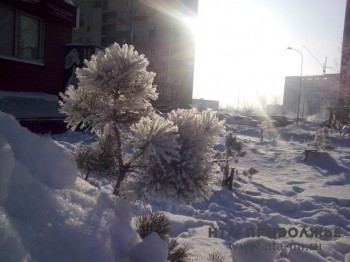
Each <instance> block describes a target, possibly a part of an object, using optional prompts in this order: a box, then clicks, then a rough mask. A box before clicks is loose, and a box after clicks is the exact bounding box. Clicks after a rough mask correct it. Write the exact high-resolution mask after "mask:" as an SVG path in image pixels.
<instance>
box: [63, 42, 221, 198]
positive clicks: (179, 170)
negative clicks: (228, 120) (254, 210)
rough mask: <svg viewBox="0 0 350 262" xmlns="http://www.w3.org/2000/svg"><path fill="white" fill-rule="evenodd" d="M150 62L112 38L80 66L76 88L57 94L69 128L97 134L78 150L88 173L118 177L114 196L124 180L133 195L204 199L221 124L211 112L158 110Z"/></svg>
mask: <svg viewBox="0 0 350 262" xmlns="http://www.w3.org/2000/svg"><path fill="white" fill-rule="evenodd" d="M147 65H148V61H147V59H146V58H145V57H144V56H143V55H139V54H138V53H137V52H136V51H135V50H134V48H133V46H128V45H123V46H122V47H120V46H119V45H118V44H114V45H112V46H110V47H108V48H106V49H105V51H104V52H99V53H98V54H97V55H93V56H92V57H91V60H90V61H85V66H86V67H84V68H82V69H78V70H77V78H78V79H79V84H78V88H74V87H73V86H69V87H68V89H67V91H66V92H65V93H64V94H60V95H61V98H62V101H60V105H61V109H60V111H61V112H62V113H65V114H66V115H67V117H66V122H67V123H68V126H69V127H71V128H72V129H73V130H74V129H76V128H87V129H89V130H91V131H92V132H94V133H95V134H96V135H97V136H98V141H97V142H96V143H93V144H91V145H88V146H82V147H80V148H79V149H78V151H77V152H76V154H75V156H76V159H77V163H78V167H79V168H80V170H81V171H82V172H84V173H85V174H86V179H87V178H88V176H89V174H90V173H97V174H102V175H106V176H109V177H112V178H113V179H115V180H116V185H115V188H114V192H113V193H114V194H116V195H120V193H121V191H120V189H121V185H122V184H126V185H125V188H126V192H129V193H133V194H134V196H135V195H136V194H138V196H140V197H141V196H146V194H149V196H150V197H157V198H162V199H164V198H166V199H174V200H176V201H178V202H185V201H189V200H200V199H202V198H203V197H207V196H208V195H210V192H211V189H212V187H211V183H210V172H211V167H210V165H209V163H210V161H209V158H210V155H211V154H212V147H213V145H214V143H216V142H217V141H218V139H219V134H220V133H221V132H223V125H222V123H221V122H219V120H218V119H217V118H216V116H215V114H214V112H212V111H211V110H204V111H203V112H201V113H199V112H198V111H197V110H195V109H191V110H177V111H173V112H171V113H170V114H169V119H164V118H162V117H160V116H159V115H157V114H155V113H154V109H153V107H152V105H151V101H152V100H156V99H157V97H158V95H157V93H156V88H155V86H153V85H152V83H153V79H154V76H155V74H154V73H152V72H148V71H147V70H146V67H147ZM127 175H128V176H129V177H127ZM127 178H128V179H127ZM126 179H127V183H125V180H126Z"/></svg>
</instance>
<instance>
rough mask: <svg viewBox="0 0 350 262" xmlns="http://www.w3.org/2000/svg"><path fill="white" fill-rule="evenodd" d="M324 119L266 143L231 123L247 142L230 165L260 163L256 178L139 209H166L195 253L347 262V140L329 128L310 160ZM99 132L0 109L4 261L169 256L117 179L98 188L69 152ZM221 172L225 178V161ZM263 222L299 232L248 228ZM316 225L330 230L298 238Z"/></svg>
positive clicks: (0, 252)
mask: <svg viewBox="0 0 350 262" xmlns="http://www.w3.org/2000/svg"><path fill="white" fill-rule="evenodd" d="M318 128H319V126H317V125H316V124H314V123H311V122H300V123H299V125H298V126H297V125H295V124H292V125H289V126H286V127H282V128H278V129H277V130H275V131H274V132H273V133H272V134H270V135H267V136H266V137H264V142H260V131H259V129H258V128H252V127H245V126H233V125H232V126H230V129H231V130H235V132H236V135H237V137H238V138H239V139H240V141H242V142H243V144H244V146H245V148H244V150H245V151H247V154H246V155H245V156H244V157H242V158H240V160H239V162H238V163H232V166H233V165H234V166H235V167H236V168H237V169H238V170H239V171H242V170H245V169H248V168H249V167H255V168H256V169H258V170H259V173H257V174H254V175H253V178H252V180H251V181H250V182H248V183H246V184H243V183H241V188H240V189H239V190H236V191H229V190H227V189H222V190H221V189H220V187H218V190H216V191H214V193H213V195H212V196H211V197H210V198H209V199H208V200H205V201H202V202H199V203H195V204H192V205H182V206H180V207H177V206H174V205H173V203H170V202H165V201H163V202H157V201H152V202H150V203H148V206H146V207H139V209H142V208H144V209H147V210H149V209H151V210H153V211H156V212H163V213H164V214H166V215H167V216H168V217H169V219H170V222H171V226H172V231H171V233H170V237H176V238H177V240H178V241H179V242H180V243H181V244H185V245H187V246H189V247H190V254H191V258H192V260H193V261H195V262H197V261H198V262H203V261H207V258H208V256H209V254H210V253H213V252H216V251H218V252H220V253H221V254H223V255H224V256H225V261H234V262H246V261H249V262H255V261H259V262H261V261H268V262H270V261H274V262H298V261H308V262H310V261H311V262H320V261H341V262H343V261H348V262H349V261H350V233H349V230H350V150H349V148H350V140H349V139H347V138H345V137H341V136H340V134H339V132H335V131H331V132H330V138H331V141H332V143H333V144H334V146H335V150H332V151H324V150H320V151H321V153H320V154H319V155H318V156H310V158H308V159H306V160H305V159H304V157H305V156H304V150H305V149H309V146H308V143H309V142H310V141H312V139H313V137H314V134H315V132H316V130H317V129H318ZM93 141H94V137H93V136H90V135H88V134H84V133H78V132H67V133H65V134H63V135H53V136H45V137H44V136H40V137H39V136H36V135H34V134H31V133H30V132H29V131H27V130H25V129H24V128H21V127H20V126H19V125H18V124H17V123H16V122H15V120H14V119H13V118H12V117H9V116H7V115H4V114H0V170H1V171H0V172H1V174H0V257H1V258H2V259H1V261H25V260H26V259H27V260H28V261H34V260H35V261H124V262H126V261H127V262H131V261H150V262H151V261H155V262H157V261H166V257H167V249H166V244H165V242H164V241H163V240H161V239H160V238H159V236H158V235H157V234H155V233H152V234H151V235H149V236H148V237H146V238H145V239H144V240H143V241H142V240H141V239H140V238H139V236H138V235H137V233H136V232H135V231H134V230H133V229H132V227H131V226H130V222H131V219H132V210H131V207H130V205H129V204H128V203H127V202H125V201H122V200H117V199H116V198H115V197H113V196H112V195H111V194H110V190H111V187H110V188H108V187H107V186H106V187H104V188H102V190H98V189H97V188H95V187H93V186H91V185H90V184H88V183H86V182H85V181H83V180H81V179H80V178H78V177H77V170H76V167H75V163H74V161H73V160H72V159H71V158H70V157H69V153H70V152H72V151H73V150H74V148H75V147H76V146H77V145H78V144H79V143H91V142H93ZM220 144H223V141H221V143H220ZM216 148H218V149H221V150H224V148H223V147H222V145H217V146H216ZM216 175H217V177H218V180H220V178H221V173H220V171H219V170H217V174H216ZM141 211H142V210H138V212H141ZM134 212H136V211H134ZM266 228H269V229H276V228H284V229H286V230H293V228H294V230H297V231H298V233H299V235H298V236H297V237H291V236H290V235H286V236H280V237H276V238H274V239H273V238H268V237H267V236H264V235H263V236H257V235H256V236H254V237H252V236H251V235H248V234H247V230H254V232H255V233H256V232H257V231H258V230H259V229H266ZM312 228H322V229H328V230H331V231H332V232H333V235H332V236H331V237H329V236H328V237H327V236H325V235H324V234H322V236H318V237H315V236H313V237H307V236H305V235H302V236H301V237H300V232H302V230H303V229H306V230H307V231H308V233H309V234H310V232H311V229H312ZM215 229H216V233H217V234H216V236H215V234H214V233H213V232H215ZM221 229H222V230H221ZM335 230H339V232H338V231H337V232H338V233H339V235H338V234H337V236H335V234H334V232H335ZM210 232H211V233H212V234H211V236H209V233H210ZM250 232H251V231H250ZM221 233H223V235H222V234H221ZM312 245H317V247H318V248H317V249H310V246H312ZM255 247H258V248H255ZM254 248H255V249H254Z"/></svg>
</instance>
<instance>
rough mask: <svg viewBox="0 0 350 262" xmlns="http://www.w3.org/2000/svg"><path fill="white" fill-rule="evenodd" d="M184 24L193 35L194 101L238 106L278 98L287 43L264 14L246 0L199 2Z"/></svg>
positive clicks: (274, 24)
mask: <svg viewBox="0 0 350 262" xmlns="http://www.w3.org/2000/svg"><path fill="white" fill-rule="evenodd" d="M188 24H189V26H190V27H191V28H192V30H194V32H195V36H196V62H195V82H194V97H195V98H206V99H213V100H220V102H221V103H220V104H224V105H225V104H227V105H237V103H238V100H241V101H243V100H246V101H250V102H252V103H253V102H254V103H256V101H257V100H258V99H257V97H260V96H262V94H264V95H265V96H266V98H267V100H271V99H272V98H273V97H275V96H276V95H278V94H276V92H278V88H280V86H281V85H283V81H284V72H285V62H284V60H283V56H284V54H285V46H286V44H287V43H286V41H285V38H284V35H283V34H282V32H281V30H280V29H279V27H278V23H277V22H276V21H275V20H274V19H273V18H272V16H271V14H270V13H269V12H268V10H265V9H264V8H263V7H261V6H256V5H253V4H249V3H248V2H247V1H223V0H221V1H217V2H216V1H203V2H200V6H199V16H198V18H197V19H196V20H195V21H189V22H188ZM239 97H240V99H239Z"/></svg>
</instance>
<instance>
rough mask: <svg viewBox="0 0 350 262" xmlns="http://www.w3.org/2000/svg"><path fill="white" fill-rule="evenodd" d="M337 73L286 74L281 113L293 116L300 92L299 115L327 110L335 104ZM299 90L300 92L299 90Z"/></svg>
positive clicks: (337, 86) (337, 88)
mask: <svg viewBox="0 0 350 262" xmlns="http://www.w3.org/2000/svg"><path fill="white" fill-rule="evenodd" d="M338 90H339V74H325V75H312V76H303V77H302V80H301V90H300V76H286V78H285V84H284V96H283V114H288V113H290V114H291V115H293V116H295V115H296V112H297V107H298V100H299V93H300V117H301V118H306V117H307V116H310V115H315V114H319V113H322V112H325V111H327V108H328V107H334V106H336V105H337V102H338V101H337V94H338ZM300 91H301V92H300Z"/></svg>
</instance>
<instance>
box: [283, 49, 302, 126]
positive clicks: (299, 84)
mask: <svg viewBox="0 0 350 262" xmlns="http://www.w3.org/2000/svg"><path fill="white" fill-rule="evenodd" d="M287 49H289V50H294V51H297V52H298V53H299V54H300V56H301V69H300V83H299V95H298V109H297V125H298V123H299V111H300V97H301V78H302V77H303V60H304V58H303V54H302V53H301V52H300V51H299V50H298V49H295V48H291V47H287Z"/></svg>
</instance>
